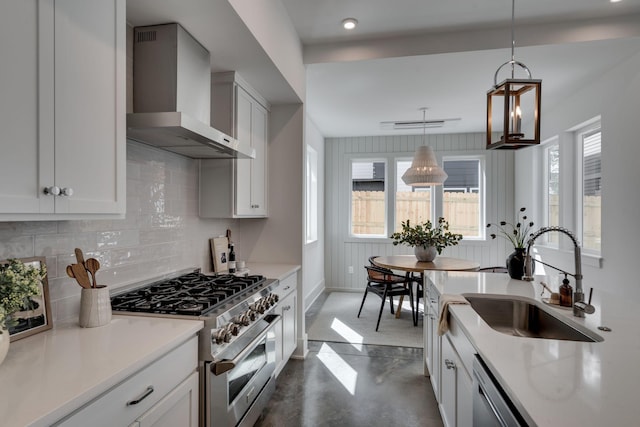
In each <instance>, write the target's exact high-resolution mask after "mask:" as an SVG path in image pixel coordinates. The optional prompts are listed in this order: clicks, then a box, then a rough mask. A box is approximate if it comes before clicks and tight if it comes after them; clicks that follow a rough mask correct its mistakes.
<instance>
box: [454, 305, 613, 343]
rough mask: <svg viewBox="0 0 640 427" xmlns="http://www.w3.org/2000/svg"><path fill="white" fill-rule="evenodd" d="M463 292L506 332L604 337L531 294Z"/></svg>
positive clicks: (598, 339) (588, 339)
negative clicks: (563, 315)
mask: <svg viewBox="0 0 640 427" xmlns="http://www.w3.org/2000/svg"><path fill="white" fill-rule="evenodd" d="M463 296H464V297H465V298H466V299H467V300H468V301H469V303H470V304H471V307H472V308H473V309H474V310H475V311H476V313H478V315H480V317H481V318H482V319H483V320H484V321H485V322H487V324H488V325H489V326H491V327H492V328H493V329H495V330H496V331H498V332H502V333H503V334H507V335H513V336H517V337H527V338H545V339H553V340H567V341H583V342H601V341H604V338H602V337H601V336H600V335H598V334H596V333H593V332H591V331H590V330H588V329H587V328H585V327H583V326H582V325H579V324H577V323H575V322H572V321H571V320H570V319H562V317H561V315H559V314H556V313H553V312H552V311H551V309H550V308H546V307H543V306H542V303H539V302H537V301H535V300H532V299H530V298H526V297H516V296H505V295H487V294H463Z"/></svg>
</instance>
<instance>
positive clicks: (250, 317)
mask: <svg viewBox="0 0 640 427" xmlns="http://www.w3.org/2000/svg"><path fill="white" fill-rule="evenodd" d="M247 316H249V320H251V321H252V322H253V321H254V320H256V317H258V316H257V313H256V312H255V311H253V310H249V312H248V314H247Z"/></svg>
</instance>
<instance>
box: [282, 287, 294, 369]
mask: <svg viewBox="0 0 640 427" xmlns="http://www.w3.org/2000/svg"><path fill="white" fill-rule="evenodd" d="M280 304H281V306H282V355H283V359H284V362H286V361H287V360H289V357H291V355H292V354H293V352H294V351H295V349H296V305H297V295H296V292H295V291H294V292H291V293H290V294H289V295H288V296H287V297H286V298H285V299H284V301H282V302H281V303H280Z"/></svg>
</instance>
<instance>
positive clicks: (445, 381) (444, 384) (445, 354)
mask: <svg viewBox="0 0 640 427" xmlns="http://www.w3.org/2000/svg"><path fill="white" fill-rule="evenodd" d="M441 344H442V365H441V369H442V373H441V375H442V376H441V382H440V396H441V399H440V413H441V414H442V421H443V422H444V425H445V426H447V427H455V426H456V425H457V424H456V381H457V380H456V375H457V364H456V354H455V350H454V349H453V347H452V346H451V343H450V342H449V340H448V339H447V338H446V337H445V338H443V339H442V343H441Z"/></svg>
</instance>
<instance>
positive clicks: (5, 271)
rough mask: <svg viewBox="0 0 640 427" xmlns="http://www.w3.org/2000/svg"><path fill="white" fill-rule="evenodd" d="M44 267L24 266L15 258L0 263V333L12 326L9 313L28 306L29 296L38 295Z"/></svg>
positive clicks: (44, 270) (44, 271)
mask: <svg viewBox="0 0 640 427" xmlns="http://www.w3.org/2000/svg"><path fill="white" fill-rule="evenodd" d="M45 274H46V269H45V268H44V267H42V268H37V267H33V266H26V265H24V263H23V262H22V261H19V260H16V259H10V260H8V263H7V264H4V265H0V334H2V333H3V330H4V329H6V330H8V329H9V327H11V326H13V320H12V319H11V315H12V314H13V313H15V312H17V311H20V310H22V309H24V308H27V307H29V298H30V297H32V296H35V295H40V289H41V285H40V282H41V280H42V278H43V277H44V276H45Z"/></svg>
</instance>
